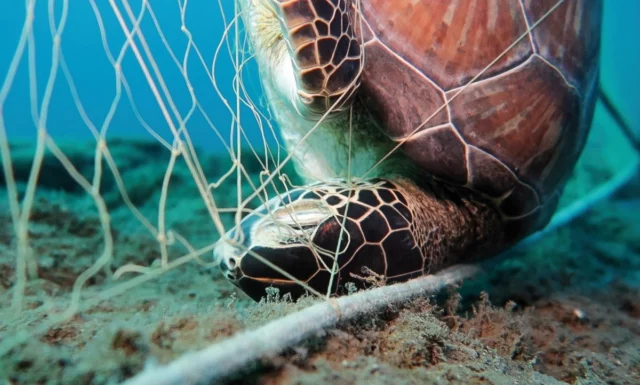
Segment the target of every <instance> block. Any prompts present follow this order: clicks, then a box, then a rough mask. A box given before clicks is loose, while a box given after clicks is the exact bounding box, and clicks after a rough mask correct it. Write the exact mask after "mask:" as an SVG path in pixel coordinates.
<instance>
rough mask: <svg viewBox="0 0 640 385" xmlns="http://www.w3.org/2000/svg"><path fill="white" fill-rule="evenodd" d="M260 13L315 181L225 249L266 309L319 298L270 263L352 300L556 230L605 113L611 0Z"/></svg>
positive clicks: (275, 77)
mask: <svg viewBox="0 0 640 385" xmlns="http://www.w3.org/2000/svg"><path fill="white" fill-rule="evenodd" d="M242 12H243V17H244V21H245V25H246V28H247V30H248V33H249V36H250V39H251V41H252V43H253V48H254V51H255V54H256V58H257V61H258V65H259V68H260V73H261V77H262V81H263V85H264V92H265V94H266V96H267V98H268V100H269V102H270V105H271V109H272V111H273V115H274V117H275V119H276V121H277V123H278V124H279V126H280V129H281V132H282V137H283V138H284V141H285V143H286V144H287V146H288V148H289V150H290V151H291V152H292V154H293V158H294V162H295V163H296V166H297V167H298V170H299V171H300V173H301V174H302V175H303V176H305V177H306V178H307V180H308V181H309V183H310V185H308V186H306V187H304V188H297V189H293V190H291V191H288V192H286V193H284V194H282V195H280V196H278V197H275V198H273V199H272V200H270V201H269V202H267V203H266V204H264V205H263V206H262V207H260V208H258V209H257V210H256V211H255V212H254V213H252V214H250V215H249V216H247V217H246V218H245V219H243V221H242V222H241V224H240V225H239V226H238V228H236V229H233V230H231V231H230V232H229V233H228V234H226V236H225V237H224V238H223V240H221V241H220V242H219V244H218V245H217V246H216V249H215V251H214V254H215V257H216V258H218V260H219V261H220V262H221V267H222V270H223V273H224V274H225V275H226V276H227V277H228V278H229V279H230V280H231V281H232V282H233V283H234V284H235V285H237V286H238V287H240V288H241V289H242V290H243V291H245V292H246V293H247V294H248V295H249V296H251V297H252V298H254V299H256V300H258V299H259V298H260V297H262V296H263V295H264V293H265V288H267V287H269V286H275V287H278V288H279V289H280V290H281V293H283V292H290V293H292V295H293V296H297V295H300V294H301V293H303V292H304V289H303V288H302V287H300V286H299V285H297V284H295V283H294V282H293V281H292V280H291V279H290V277H287V276H286V275H283V274H281V273H280V272H277V271H276V270H274V269H273V267H272V266H269V265H276V266H277V267H279V268H281V269H283V270H284V271H286V272H288V273H289V274H290V275H292V276H293V277H295V278H296V279H298V280H300V281H302V282H305V283H306V284H307V285H309V286H310V287H311V288H313V289H316V290H318V291H320V292H329V293H333V294H342V293H345V291H346V290H345V288H344V286H345V283H346V282H349V281H351V282H353V283H354V284H356V285H357V286H361V287H363V286H367V285H370V284H384V283H391V282H398V281H404V280H408V279H410V278H412V277H416V276H420V275H423V274H427V273H432V272H435V271H437V270H438V269H441V268H443V267H445V266H449V265H452V264H455V263H460V262H468V261H475V260H478V259H479V258H485V257H489V256H492V255H495V254H497V253H499V252H501V251H503V250H505V249H506V248H508V247H509V246H512V245H513V244H514V243H516V242H518V241H519V240H521V239H522V238H523V237H524V236H526V235H528V234H530V233H532V232H534V231H536V230H538V229H540V228H542V227H544V226H545V225H546V224H547V223H548V221H549V220H550V217H551V215H552V214H553V212H554V211H555V209H556V206H557V202H558V198H559V196H560V194H561V192H562V190H563V187H564V185H565V183H566V181H567V179H568V176H569V174H570V172H571V170H572V169H573V167H574V165H575V163H576V160H577V158H578V156H579V155H580V153H581V151H582V148H583V145H584V143H585V139H586V137H587V134H588V131H589V127H590V124H591V120H592V116H593V111H594V105H595V99H596V90H597V83H598V72H599V68H598V67H599V64H598V55H599V45H600V26H601V16H602V1H601V0H565V1H562V0H464V1H456V0H411V1H410V0H397V1H395V0H394V1H390V0H359V1H358V0H243V1H242ZM389 155H391V156H389ZM344 178H349V180H354V181H355V182H352V183H347V181H346V179H344ZM239 229H240V230H242V231H239ZM338 246H339V247H338ZM256 255H259V256H261V257H262V259H264V260H266V261H268V262H269V263H267V264H265V263H264V262H263V260H262V259H261V258H257V257H256ZM336 257H337V259H336ZM334 260H336V261H337V262H336V264H335V266H334ZM334 267H335V270H333V271H334V272H335V275H334V279H330V277H331V271H332V269H334ZM330 282H331V285H332V286H331V288H330V289H329V287H328V285H329V283H330ZM327 289H329V290H327Z"/></svg>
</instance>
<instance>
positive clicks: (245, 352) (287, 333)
mask: <svg viewBox="0 0 640 385" xmlns="http://www.w3.org/2000/svg"><path fill="white" fill-rule="evenodd" d="M639 164H640V162H639V161H638V159H637V158H636V160H635V161H634V162H633V164H631V165H630V166H628V167H627V168H626V169H625V170H624V171H622V172H620V173H619V174H618V175H616V176H615V177H614V178H613V179H611V180H610V181H608V182H607V183H605V184H603V185H602V186H600V187H598V188H596V189H595V190H593V191H592V192H591V193H590V194H589V195H587V196H586V197H584V198H582V199H580V200H579V201H577V202H575V203H573V204H571V205H570V206H568V207H566V208H565V209H563V210H562V211H560V212H558V213H557V214H556V215H555V216H554V217H553V219H552V221H551V223H550V224H549V225H548V226H547V227H545V228H544V229H543V230H541V231H539V232H537V233H535V234H533V235H531V236H529V237H528V238H526V239H525V240H524V241H522V243H521V244H519V245H518V247H528V246H531V245H534V244H535V243H536V242H537V241H539V240H540V239H541V238H542V237H544V236H546V235H547V234H549V233H550V232H552V231H555V230H557V229H558V228H560V227H562V226H565V225H567V224H569V223H570V222H571V221H572V220H574V219H575V218H577V217H579V216H581V215H582V214H584V213H585V212H586V211H587V210H589V208H591V207H593V206H594V205H595V204H597V203H599V202H601V201H603V200H604V199H606V198H608V197H610V196H612V195H613V194H615V192H616V191H618V190H619V189H620V188H621V187H623V186H624V185H625V184H627V183H628V182H629V181H630V180H631V178H633V177H634V175H636V173H637V171H638V167H639ZM479 270H480V269H479V268H478V267H477V266H469V265H458V266H453V267H451V268H449V269H446V270H443V271H441V272H440V273H438V274H435V275H429V276H425V277H420V278H417V279H414V280H411V281H408V282H405V283H400V284H396V285H390V286H383V287H379V288H375V289H371V290H367V291H363V292H360V293H356V294H353V295H349V296H345V297H340V298H338V299H335V300H331V301H329V302H323V303H319V304H317V305H313V306H310V307H308V308H306V309H303V310H301V311H298V312H296V313H293V314H290V315H287V316H285V317H282V318H280V319H277V320H275V321H271V322H270V323H268V324H266V325H264V326H262V327H260V328H257V329H254V330H250V331H244V332H241V333H238V334H236V335H234V336H233V337H230V338H228V339H226V340H224V341H222V342H219V343H217V344H214V345H211V346H210V347H208V348H206V349H203V350H201V351H198V352H193V353H187V354H185V355H183V356H182V357H180V358H178V359H177V360H175V361H173V362H171V363H169V364H168V365H166V366H156V367H149V368H147V369H145V370H144V371H143V372H142V373H140V374H138V375H137V376H135V377H133V378H131V379H129V380H128V381H126V382H124V383H123V385H151V384H153V385H174V384H175V385H177V384H197V383H202V382H208V381H213V380H216V379H220V378H223V377H225V376H228V375H230V374H232V373H234V372H236V371H238V370H240V369H242V368H243V367H245V366H246V365H247V364H249V363H251V362H254V361H256V360H257V359H259V358H261V357H268V356H273V355H275V354H277V353H279V352H281V351H283V350H284V349H286V348H287V347H290V346H293V345H295V344H297V343H299V342H300V341H302V340H304V339H305V338H307V337H309V336H311V335H313V334H315V333H318V332H319V331H321V330H324V329H326V328H329V327H332V326H334V325H336V324H337V323H338V321H341V320H349V319H353V318H355V317H358V316H361V315H363V314H366V313H371V312H376V311H378V310H380V309H382V308H384V307H385V306H389V305H392V304H397V303H404V302H407V301H408V300H409V299H411V298H412V297H415V296H417V295H423V294H427V293H437V292H438V291H440V290H441V289H443V288H445V287H447V286H449V285H451V284H453V283H454V282H456V281H460V280H463V279H466V278H469V277H471V276H473V275H475V274H476V273H477V272H478V271H479Z"/></svg>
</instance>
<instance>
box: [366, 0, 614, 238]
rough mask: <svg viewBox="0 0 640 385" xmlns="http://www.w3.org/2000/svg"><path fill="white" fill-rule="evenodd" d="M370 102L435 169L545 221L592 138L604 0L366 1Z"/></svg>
mask: <svg viewBox="0 0 640 385" xmlns="http://www.w3.org/2000/svg"><path fill="white" fill-rule="evenodd" d="M360 7H361V15H362V16H363V18H364V22H363V23H362V25H363V26H365V27H363V30H362V35H363V41H364V44H363V47H364V57H365V60H364V65H365V67H364V71H363V74H362V85H361V87H362V89H361V96H362V98H364V103H363V104H364V105H365V106H367V107H368V108H369V109H370V112H371V113H372V114H373V115H374V116H375V117H376V118H377V119H378V121H379V122H381V125H382V127H383V129H384V130H385V131H386V133H387V134H388V135H389V136H390V137H391V138H392V139H393V140H395V141H398V142H402V143H403V144H402V149H403V151H404V152H405V153H406V154H407V155H408V156H409V157H410V158H411V159H412V160H413V161H414V162H415V163H416V164H417V165H419V166H420V167H421V168H422V169H424V170H425V171H427V172H428V173H429V174H431V175H432V176H434V177H436V178H439V179H442V180H446V181H448V182H452V183H455V184H457V185H463V186H466V187H469V188H470V189H473V190H475V191H478V192H480V193H481V194H483V195H484V196H486V197H488V198H490V199H492V200H493V201H495V202H496V204H497V205H498V207H499V209H500V211H501V212H502V214H503V215H504V217H505V218H509V219H513V220H518V221H521V222H522V221H523V219H524V222H523V225H522V226H520V228H519V230H518V231H519V232H524V233H526V232H529V231H531V230H534V229H535V228H538V227H541V226H543V225H544V224H546V223H547V222H548V220H549V218H550V216H551V214H552V213H553V211H554V210H555V207H556V205H557V200H558V197H559V195H560V192H561V190H562V188H563V186H564V184H565V182H566V180H567V179H568V176H569V174H570V172H571V170H572V169H573V167H574V165H575V163H576V161H577V158H578V156H579V154H580V152H581V151H582V148H583V146H584V143H585V140H586V137H587V134H588V131H589V128H590V124H591V119H592V116H593V110H594V104H595V94H596V89H597V87H596V85H597V81H598V72H599V71H598V54H599V44H600V25H601V16H602V1H601V0H565V1H564V2H562V1H558V0H465V1H455V0H418V1H389V0H363V1H361V5H360Z"/></svg>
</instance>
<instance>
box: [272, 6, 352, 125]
mask: <svg viewBox="0 0 640 385" xmlns="http://www.w3.org/2000/svg"><path fill="white" fill-rule="evenodd" d="M272 1H273V4H274V8H275V10H276V13H277V14H278V19H279V20H280V24H281V26H282V32H283V35H284V37H285V41H287V45H288V48H289V53H290V55H291V59H292V62H293V69H294V71H295V73H296V83H297V88H298V89H297V93H298V95H297V96H298V98H297V103H296V104H297V105H296V108H297V110H298V112H299V113H300V114H301V115H302V116H305V117H307V118H313V117H315V118H316V119H317V118H320V117H321V116H323V115H324V114H325V113H327V112H328V111H331V112H340V111H344V110H346V109H347V108H348V107H349V106H350V105H351V102H352V101H353V95H354V94H355V91H356V90H357V88H358V86H359V85H360V79H359V76H360V68H361V63H362V60H361V56H362V50H361V47H360V42H359V41H358V39H357V38H356V34H355V28H354V27H355V26H354V25H353V23H354V17H353V16H352V15H354V11H353V6H352V5H353V4H352V3H353V1H354V0H272Z"/></svg>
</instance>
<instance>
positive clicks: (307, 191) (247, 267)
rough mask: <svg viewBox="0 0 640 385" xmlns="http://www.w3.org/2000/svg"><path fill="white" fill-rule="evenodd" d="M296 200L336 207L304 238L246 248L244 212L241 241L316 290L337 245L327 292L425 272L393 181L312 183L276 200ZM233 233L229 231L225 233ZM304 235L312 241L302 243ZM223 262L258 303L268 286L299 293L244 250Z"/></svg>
mask: <svg viewBox="0 0 640 385" xmlns="http://www.w3.org/2000/svg"><path fill="white" fill-rule="evenodd" d="M301 200H314V201H315V200H322V201H324V202H326V204H327V205H328V206H330V207H332V208H333V210H335V213H336V215H334V216H329V217H328V218H327V219H325V220H324V221H322V222H321V223H320V224H319V225H317V226H313V227H312V228H310V229H309V232H308V234H307V238H308V239H307V240H301V239H297V238H291V239H290V240H289V241H283V242H281V243H280V245H278V246H277V247H275V246H274V247H264V246H252V243H253V242H252V239H251V232H250V231H246V229H248V228H250V227H252V226H253V225H254V224H255V221H254V220H252V218H246V219H244V220H243V226H241V227H240V228H241V229H242V228H243V230H245V231H244V234H245V239H244V242H243V243H244V246H245V247H246V248H247V249H251V250H252V251H253V252H254V253H256V254H258V255H260V256H261V257H262V258H264V259H266V260H267V261H269V262H270V263H273V264H275V265H276V266H278V267H280V268H281V269H283V270H285V271H287V272H289V273H290V274H292V275H293V276H294V277H295V278H296V279H298V280H300V281H302V282H304V283H306V284H307V285H309V286H310V287H313V288H316V289H318V290H326V288H328V287H329V281H330V277H331V273H330V272H331V269H332V268H333V263H334V258H335V256H336V251H338V253H337V266H336V273H337V274H336V276H335V278H334V280H333V285H332V288H331V292H332V293H333V294H345V293H343V291H345V290H346V289H345V283H346V282H353V283H354V284H355V287H357V288H365V287H367V286H371V285H374V284H376V281H378V282H377V284H382V283H384V284H387V283H394V282H401V281H406V280H408V279H410V278H414V277H418V276H420V275H423V274H425V272H428V271H429V267H430V266H429V265H430V263H431V262H433V261H431V260H430V258H427V256H425V255H423V252H422V249H423V247H421V246H422V245H420V244H418V243H419V242H418V241H417V239H416V236H415V234H417V232H416V231H415V229H414V228H413V226H414V225H413V222H414V221H413V216H412V213H411V211H410V209H409V206H408V202H407V199H406V198H405V197H404V196H403V194H402V193H401V192H400V191H399V189H398V188H397V186H396V185H394V184H393V183H392V182H390V181H387V180H373V181H370V182H367V183H357V184H356V188H355V189H353V188H346V187H345V186H344V185H340V184H322V185H317V186H313V185H312V186H310V187H309V188H301V189H295V190H292V191H290V192H289V193H287V194H285V195H283V196H282V200H281V201H280V202H279V203H277V205H278V206H280V205H283V204H290V203H292V202H296V201H301ZM262 209H263V210H264V212H263V213H260V212H257V213H256V215H255V216H254V217H253V218H254V219H257V218H258V217H259V216H260V214H266V213H267V208H266V207H263V208H262ZM268 209H269V210H275V209H277V207H275V206H271V207H269V208H268ZM343 224H344V227H342V225H343ZM342 228H344V229H345V230H346V231H342V233H343V234H342V239H341V242H340V248H339V249H338V240H339V239H340V232H341V229H342ZM234 235H235V234H230V237H231V238H232V237H234ZM308 241H310V242H311V244H312V247H309V246H307V245H308V244H309V242H308ZM304 243H307V245H305V244H304ZM312 250H316V252H315V253H314V252H313V251H312ZM365 266H366V268H363V267H365ZM221 267H222V270H223V273H224V274H225V276H226V277H227V278H228V279H229V280H230V281H232V282H233V283H234V284H235V285H237V286H238V287H240V288H242V290H243V291H244V292H245V293H247V294H248V295H249V296H250V297H252V298H253V299H255V300H256V301H258V300H260V298H261V297H263V296H264V293H265V289H266V288H267V287H270V286H277V287H279V288H281V290H282V291H283V292H287V293H290V294H291V295H292V297H293V298H298V297H299V296H300V295H302V294H303V293H304V292H305V289H304V288H303V287H302V286H300V285H298V284H297V283H295V282H294V281H292V280H290V279H289V278H288V277H285V276H283V275H281V274H280V273H278V272H277V271H275V270H273V269H271V268H268V267H266V265H265V264H264V262H262V261H261V260H259V259H257V258H255V257H253V256H252V255H249V254H246V255H244V256H242V257H241V258H240V260H239V263H238V264H237V265H235V264H234V265H233V266H232V267H230V266H228V263H226V262H223V263H222V264H221Z"/></svg>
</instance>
